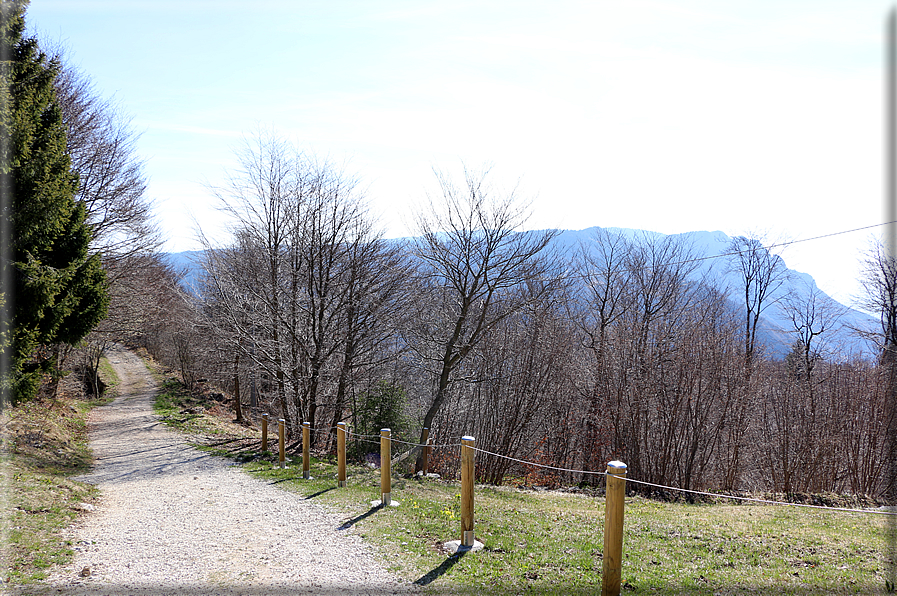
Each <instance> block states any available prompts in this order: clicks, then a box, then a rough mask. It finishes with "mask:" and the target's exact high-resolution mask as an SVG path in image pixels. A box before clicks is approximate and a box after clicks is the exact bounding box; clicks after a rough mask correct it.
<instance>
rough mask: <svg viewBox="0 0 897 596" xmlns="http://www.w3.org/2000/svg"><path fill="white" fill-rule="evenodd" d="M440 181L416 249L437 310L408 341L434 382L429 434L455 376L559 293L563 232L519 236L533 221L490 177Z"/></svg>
mask: <svg viewBox="0 0 897 596" xmlns="http://www.w3.org/2000/svg"><path fill="white" fill-rule="evenodd" d="M437 180H438V183H439V189H440V194H439V195H438V196H437V197H430V209H429V211H428V212H426V213H422V214H420V215H419V216H418V219H417V223H418V231H419V237H418V238H417V239H416V240H415V243H414V245H413V251H414V254H415V256H416V257H417V258H418V259H419V260H420V265H419V269H418V278H419V280H420V287H421V288H424V289H425V291H426V292H427V293H429V294H430V295H431V296H433V298H434V301H435V303H434V306H436V309H435V310H433V311H427V312H426V313H424V318H423V319H422V320H420V321H418V324H417V326H416V327H415V328H413V329H411V330H410V333H409V334H408V337H407V339H408V341H409V343H410V344H411V345H412V346H413V348H414V349H415V351H416V353H417V354H418V356H419V357H420V358H421V360H422V361H424V362H425V363H426V366H427V368H428V370H429V371H430V372H431V373H432V374H433V376H434V385H435V387H434V388H435V392H434V395H433V399H432V401H431V402H430V403H429V404H428V407H427V410H426V414H425V415H424V418H423V426H424V427H425V428H428V427H430V425H431V424H432V423H433V420H434V417H435V416H436V414H437V413H438V412H439V410H440V408H441V407H442V405H443V403H444V402H445V400H446V398H447V397H448V389H449V386H450V385H451V384H452V382H453V381H454V372H455V371H456V370H457V369H458V366H459V365H460V364H461V363H462V362H463V361H464V360H465V359H466V358H467V356H468V355H469V354H470V352H471V350H472V349H473V348H474V347H475V346H476V345H477V344H478V343H479V342H480V341H481V340H482V339H483V337H484V336H485V334H487V333H488V332H489V331H491V330H492V329H493V328H495V327H496V326H497V325H498V324H499V323H500V322H501V321H502V320H503V319H505V318H506V317H508V316H510V315H511V314H513V313H515V312H517V311H519V310H520V309H521V308H523V307H524V306H525V305H526V304H528V303H529V302H531V301H533V300H537V299H539V298H540V297H541V296H542V295H544V293H545V292H548V291H550V290H551V289H552V288H553V287H554V286H555V285H556V282H555V281H554V280H553V279H552V275H554V271H553V265H552V263H551V262H550V260H549V259H548V258H546V248H547V247H548V245H549V243H550V242H551V240H552V238H553V237H554V236H555V234H556V232H554V231H542V232H521V231H519V228H520V226H522V225H523V223H524V222H525V221H526V219H527V216H528V214H527V212H526V206H525V205H524V204H521V203H520V201H519V200H518V198H517V196H516V195H515V193H514V192H510V193H507V194H499V193H497V192H496V191H494V189H493V188H492V187H491V186H490V184H489V178H488V171H487V172H482V173H477V172H472V171H470V170H467V169H465V172H464V182H463V185H462V186H458V185H457V184H455V183H454V182H453V181H452V180H451V179H449V177H448V176H447V175H445V174H443V173H439V172H437ZM528 285H531V286H532V287H533V288H537V291H535V292H533V291H530V289H529V288H527V286H528ZM421 441H423V435H421ZM419 467H420V460H418V468H419Z"/></svg>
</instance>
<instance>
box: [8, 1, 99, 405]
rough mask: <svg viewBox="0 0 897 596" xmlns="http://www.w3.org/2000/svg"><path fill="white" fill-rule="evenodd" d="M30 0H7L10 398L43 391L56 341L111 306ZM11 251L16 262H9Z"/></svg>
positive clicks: (79, 333)
mask: <svg viewBox="0 0 897 596" xmlns="http://www.w3.org/2000/svg"><path fill="white" fill-rule="evenodd" d="M27 5H28V2H27V0H2V15H0V19H2V23H0V36H2V39H0V44H2V47H0V52H2V54H0V78H2V85H0V87H2V90H0V94H2V95H0V121H2V122H0V136H2V137H3V138H2V141H0V143H2V145H0V158H2V161H0V194H2V195H3V199H4V200H3V203H2V206H3V208H2V216H3V218H4V219H6V220H7V221H6V222H4V223H6V224H7V226H8V229H9V230H10V237H9V238H8V241H9V248H8V253H9V256H8V257H7V260H4V261H3V264H2V266H3V267H4V268H9V269H11V271H6V272H4V273H5V275H4V288H3V294H4V298H5V299H6V301H7V303H9V302H10V300H9V298H10V297H9V290H10V289H12V291H13V295H12V300H11V303H12V308H11V323H12V334H11V345H7V346H4V347H3V348H4V351H7V352H8V356H9V357H10V358H9V370H8V372H7V375H6V378H5V379H3V382H4V385H5V386H6V389H7V390H9V391H10V395H11V399H12V400H13V402H16V401H21V400H23V399H30V398H32V397H34V396H35V395H36V393H37V389H38V387H39V385H40V380H41V378H42V376H43V374H44V373H46V372H55V370H54V369H55V366H56V362H55V358H50V357H49V356H50V354H51V353H52V350H50V349H49V347H50V346H52V345H54V344H60V343H64V344H74V343H76V342H78V341H79V340H80V339H81V338H83V337H84V336H85V335H86V334H87V333H88V332H89V331H90V330H91V329H92V328H93V327H94V326H95V325H96V324H97V323H98V322H99V321H100V320H102V318H103V317H104V316H105V313H106V306H107V303H108V297H107V291H106V275H105V272H104V270H103V268H102V264H101V262H100V258H99V255H93V256H90V255H89V253H88V245H89V242H90V229H89V227H88V226H87V225H86V223H85V211H84V205H83V204H80V203H78V202H76V201H75V191H76V190H77V185H78V179H77V176H76V175H75V174H74V173H73V172H72V170H71V164H70V160H69V157H68V155H67V154H66V142H65V128H64V126H63V122H62V116H61V112H60V110H59V107H58V105H57V104H56V97H55V93H54V88H53V80H54V77H55V76H56V73H57V72H58V68H59V65H58V64H56V63H55V62H54V61H52V60H48V59H47V57H46V55H45V54H44V53H43V52H41V51H40V49H39V48H38V44H37V40H36V39H34V38H26V37H24V31H25V9H26V7H27ZM9 259H11V261H12V262H11V263H10V262H9Z"/></svg>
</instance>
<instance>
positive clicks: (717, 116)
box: [27, 0, 891, 302]
mask: <svg viewBox="0 0 897 596" xmlns="http://www.w3.org/2000/svg"><path fill="white" fill-rule="evenodd" d="M890 6H891V4H890V3H888V2H884V1H877V0H830V1H826V0H812V1H811V0H769V1H766V0H745V1H740V0H739V1H729V0H725V1H721V0H686V1H681V0H675V1H672V0H671V1H667V2H650V1H643V0H613V1H612V0H592V1H588V2H574V1H564V0H561V1H552V2H547V1H543V2H525V1H521V0H515V1H513V2H506V1H491V2H490V1H479V2H466V1H462V0H452V1H451V2H426V1H421V0H413V1H412V0H409V1H392V0H376V1H374V0H363V1H340V0H333V1H304V0H297V1H289V2H288V1H283V2H277V1H265V0H254V1H253V2H228V1H226V0H215V1H209V2H206V1H200V0H175V1H168V0H105V1H88V0H32V5H31V7H30V8H29V11H28V17H27V18H28V23H29V26H30V27H31V29H32V30H33V31H36V32H37V33H38V34H39V36H40V37H42V38H44V39H50V40H54V41H60V40H61V41H63V42H64V43H66V44H67V46H68V47H69V48H70V50H71V57H72V59H73V62H74V63H75V64H77V65H79V66H80V67H81V68H82V69H83V70H84V71H85V72H86V73H87V74H89V75H90V76H91V77H92V78H93V79H94V80H95V82H96V83H97V86H98V88H99V89H100V90H101V91H103V92H104V93H106V94H107V95H114V97H115V98H116V99H117V100H119V102H120V103H121V105H122V106H123V107H124V109H125V110H127V111H128V112H129V113H130V114H131V115H132V116H133V124H134V127H135V128H136V129H137V130H138V131H141V132H142V136H141V138H140V141H139V146H138V149H139V152H140V155H141V156H142V157H144V158H145V159H146V160H147V173H148V175H149V178H150V184H149V190H148V192H149V195H150V196H151V197H153V198H154V199H155V200H156V201H157V202H158V206H159V214H160V218H161V220H162V222H163V224H164V227H165V228H166V231H167V234H168V237H169V242H168V244H167V247H166V248H167V249H168V250H170V251H180V250H187V249H193V248H197V247H198V246H197V243H196V241H195V233H194V229H193V223H192V220H191V216H193V217H195V218H196V219H197V220H198V221H199V222H200V223H201V224H202V226H203V229H204V231H206V232H207V233H210V234H212V235H213V236H220V235H221V234H223V232H220V231H219V226H220V220H219V216H218V214H217V212H216V211H215V210H214V209H213V206H214V200H213V198H212V196H211V194H210V193H209V192H208V191H207V190H206V188H205V186H204V183H206V182H208V183H211V184H219V183H222V182H223V180H224V177H225V173H226V171H227V168H228V167H229V166H232V165H233V150H234V147H235V146H236V145H237V144H238V143H239V142H240V139H241V137H242V136H243V135H244V134H251V133H252V132H253V131H255V130H257V129H258V127H259V126H260V125H261V126H267V127H271V128H273V129H275V130H276V131H278V132H279V133H280V134H282V135H283V136H285V137H288V138H290V139H293V140H295V141H296V142H297V143H298V144H300V145H301V146H302V147H304V148H305V149H307V150H309V151H312V152H314V153H316V154H318V155H320V156H324V157H329V158H330V159H332V160H334V161H336V162H338V163H342V164H345V165H346V168H347V170H348V171H350V172H353V173H355V174H357V175H358V176H359V177H360V179H361V180H362V184H363V186H364V188H365V189H366V194H367V195H368V197H369V198H370V199H371V200H372V202H373V206H374V210H375V211H376V212H377V213H378V214H379V215H380V220H381V223H382V225H383V227H384V229H385V230H386V231H387V235H388V236H392V237H394V236H403V235H407V234H409V233H410V232H411V230H410V229H409V227H408V226H407V225H406V222H410V221H411V219H412V217H411V215H412V213H413V212H414V210H415V209H417V208H419V207H420V206H421V205H422V204H423V202H424V199H425V196H426V191H427V190H428V189H430V190H432V189H433V186H434V176H433V173H432V170H433V168H434V167H436V168H441V169H448V170H452V171H455V170H458V169H459V167H460V164H461V163H462V161H463V162H464V163H466V164H468V165H471V166H474V167H478V166H480V165H482V164H483V163H485V162H489V163H492V164H493V165H494V169H493V171H494V173H495V177H496V180H497V181H498V182H499V183H500V184H503V185H505V186H513V185H514V184H516V183H517V182H518V181H519V182H520V188H521V189H522V191H523V193H524V194H525V195H528V196H531V197H533V198H534V202H533V209H534V213H533V217H532V219H531V220H530V227H533V228H541V227H559V228H567V229H582V228H586V227H590V226H595V225H599V226H617V227H631V228H642V229H647V230H653V231H658V232H664V233H675V232H685V231H693V230H709V231H713V230H722V231H723V232H726V233H728V234H730V235H733V234H742V233H745V232H747V231H751V230H766V231H768V232H770V234H771V236H772V237H773V238H785V239H791V240H799V239H806V238H811V237H815V236H820V235H824V234H830V233H834V232H840V231H843V230H849V229H853V228H859V227H863V226H870V225H873V224H878V223H882V222H883V209H882V195H883V163H884V158H883V146H884V140H883V122H884V118H883V114H884V106H883V103H884V102H883V97H884V86H883V63H884V49H883V48H884V39H883V37H884V35H883V32H884V22H885V16H886V11H887V10H888V9H889V8H890ZM875 232H877V230H872V231H869V230H867V231H864V232H854V233H851V234H844V235H841V236H837V237H834V238H830V239H826V240H818V241H813V242H806V243H801V244H797V245H794V246H792V247H789V248H788V249H786V250H785V251H784V252H783V256H784V258H785V260H786V262H787V263H788V265H789V266H790V267H792V268H794V269H798V270H800V271H804V272H807V273H810V274H811V275H812V276H813V277H815V278H816V280H817V282H818V284H819V285H820V287H821V288H822V289H823V290H825V291H827V292H828V293H830V294H831V295H833V296H834V297H835V298H838V299H839V300H841V301H844V302H850V298H851V294H855V293H856V292H857V291H858V289H857V284H856V279H857V276H858V259H859V257H860V253H861V252H862V251H863V250H864V249H865V248H866V247H867V246H868V242H869V239H870V236H871V235H872V234H873V233H875Z"/></svg>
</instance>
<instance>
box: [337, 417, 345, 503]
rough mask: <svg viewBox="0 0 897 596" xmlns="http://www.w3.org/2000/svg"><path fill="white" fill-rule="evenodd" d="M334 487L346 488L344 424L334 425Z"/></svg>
mask: <svg viewBox="0 0 897 596" xmlns="http://www.w3.org/2000/svg"><path fill="white" fill-rule="evenodd" d="M336 465H337V473H336V485H337V486H338V487H339V488H345V487H346V423H345V422H337V423H336Z"/></svg>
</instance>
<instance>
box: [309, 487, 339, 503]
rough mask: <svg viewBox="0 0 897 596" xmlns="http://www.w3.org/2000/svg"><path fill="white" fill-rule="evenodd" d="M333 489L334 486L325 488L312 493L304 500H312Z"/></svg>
mask: <svg viewBox="0 0 897 596" xmlns="http://www.w3.org/2000/svg"><path fill="white" fill-rule="evenodd" d="M335 488H336V487H335V486H331V487H330V488H325V489H322V490H319V491H318V492H316V493H312V494H310V495H308V496H307V497H305V500H306V501H308V500H309V499H314V498H315V497H320V496H321V495H323V494H324V493H329V492H330V491H332V490H333V489H335Z"/></svg>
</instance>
